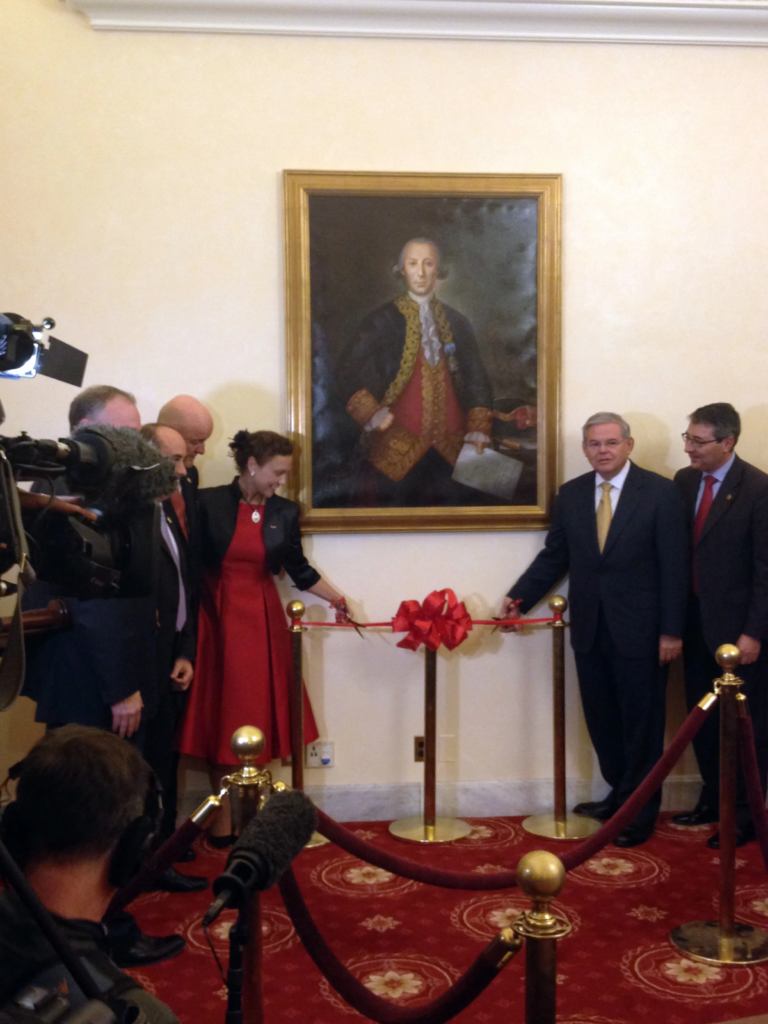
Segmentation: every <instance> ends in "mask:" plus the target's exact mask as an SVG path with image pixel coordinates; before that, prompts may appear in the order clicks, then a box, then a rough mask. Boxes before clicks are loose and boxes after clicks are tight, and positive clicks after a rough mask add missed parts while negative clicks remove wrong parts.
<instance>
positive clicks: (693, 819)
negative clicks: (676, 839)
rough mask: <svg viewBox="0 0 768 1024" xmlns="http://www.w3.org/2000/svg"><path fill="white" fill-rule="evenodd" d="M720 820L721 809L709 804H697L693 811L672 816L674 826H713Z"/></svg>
mask: <svg viewBox="0 0 768 1024" xmlns="http://www.w3.org/2000/svg"><path fill="white" fill-rule="evenodd" d="M719 818H720V808H719V807H711V806H710V805H709V804H696V806H695V807H694V808H693V810H692V811H683V813H682V814H673V815H672V824H673V825H711V824H712V822H713V821H718V819H719Z"/></svg>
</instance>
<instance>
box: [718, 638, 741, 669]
mask: <svg viewBox="0 0 768 1024" xmlns="http://www.w3.org/2000/svg"><path fill="white" fill-rule="evenodd" d="M715 657H716V658H717V663H718V665H719V666H720V668H722V669H725V671H726V672H733V670H734V669H735V668H738V667H739V665H740V664H741V651H740V650H739V648H738V647H736V646H735V645H734V644H723V645H722V647H718V648H717V652H716V654H715Z"/></svg>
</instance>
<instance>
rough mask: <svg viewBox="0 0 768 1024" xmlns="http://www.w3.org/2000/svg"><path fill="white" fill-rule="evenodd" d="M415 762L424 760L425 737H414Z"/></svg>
mask: <svg viewBox="0 0 768 1024" xmlns="http://www.w3.org/2000/svg"><path fill="white" fill-rule="evenodd" d="M413 760H414V761H423V760H424V737H423V736H414V737H413Z"/></svg>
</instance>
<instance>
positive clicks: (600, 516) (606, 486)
mask: <svg viewBox="0 0 768 1024" xmlns="http://www.w3.org/2000/svg"><path fill="white" fill-rule="evenodd" d="M600 486H601V487H602V488H603V495H602V497H601V498H600V504H599V505H598V506H597V546H598V547H599V548H600V551H601V553H602V550H603V548H604V547H605V542H606V540H607V538H608V531H609V530H610V528H611V487H612V486H613V484H610V483H608V481H604V482H603V483H601V484H600Z"/></svg>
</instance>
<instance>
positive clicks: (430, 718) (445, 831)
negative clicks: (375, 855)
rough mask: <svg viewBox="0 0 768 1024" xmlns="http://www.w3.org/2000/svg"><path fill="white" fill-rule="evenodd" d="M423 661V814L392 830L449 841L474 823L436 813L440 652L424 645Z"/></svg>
mask: <svg viewBox="0 0 768 1024" xmlns="http://www.w3.org/2000/svg"><path fill="white" fill-rule="evenodd" d="M425 654H426V657H425V661H424V814H423V815H418V814H417V815H414V816H412V817H409V818H398V820H397V821H393V822H392V824H391V825H390V826H389V831H390V832H391V833H392V835H393V836H397V838H398V839H407V840H408V841H409V842H412V843H450V842H453V841H454V840H455V839H463V838H464V837H465V836H468V835H469V833H470V832H471V831H472V826H471V825H469V824H468V823H467V822H466V821H462V820H461V819H460V818H438V817H436V815H435V806H436V788H437V768H436V762H437V652H436V651H430V650H429V648H425Z"/></svg>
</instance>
